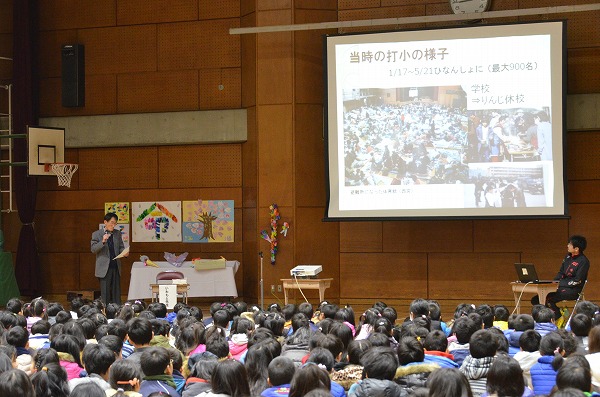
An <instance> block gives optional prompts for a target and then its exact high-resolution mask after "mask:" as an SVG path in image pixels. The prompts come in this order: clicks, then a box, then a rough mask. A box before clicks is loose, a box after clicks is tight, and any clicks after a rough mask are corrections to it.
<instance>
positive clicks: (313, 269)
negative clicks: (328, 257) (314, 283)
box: [290, 265, 323, 277]
mask: <svg viewBox="0 0 600 397" xmlns="http://www.w3.org/2000/svg"><path fill="white" fill-rule="evenodd" d="M322 271H323V266H321V265H299V266H296V267H295V268H293V269H290V275H292V276H296V277H311V276H316V275H317V274H319V273H321V272H322Z"/></svg>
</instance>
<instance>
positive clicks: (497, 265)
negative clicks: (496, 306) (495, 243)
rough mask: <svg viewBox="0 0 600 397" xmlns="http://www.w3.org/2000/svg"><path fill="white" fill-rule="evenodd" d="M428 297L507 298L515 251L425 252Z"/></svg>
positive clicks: (510, 293) (512, 279)
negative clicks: (427, 266)
mask: <svg viewBox="0 0 600 397" xmlns="http://www.w3.org/2000/svg"><path fill="white" fill-rule="evenodd" d="M428 258H429V271H428V274H429V298H431V299H445V298H448V297H461V296H462V297H465V298H467V297H468V299H482V300H484V301H493V300H496V299H511V298H512V292H511V289H510V286H509V283H510V282H511V281H514V280H515V278H516V274H515V268H514V263H515V262H518V261H519V256H518V255H517V254H511V253H497V254H487V253H485V254H483V253H482V254H477V253H472V254H467V253H463V254H435V253H434V254H429V255H428Z"/></svg>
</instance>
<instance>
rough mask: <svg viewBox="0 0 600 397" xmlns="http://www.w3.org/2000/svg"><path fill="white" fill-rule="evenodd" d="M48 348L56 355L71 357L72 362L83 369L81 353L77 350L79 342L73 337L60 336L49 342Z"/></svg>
mask: <svg viewBox="0 0 600 397" xmlns="http://www.w3.org/2000/svg"><path fill="white" fill-rule="evenodd" d="M50 347H51V348H53V349H54V350H56V351H57V352H58V353H67V354H70V355H71V356H72V357H73V361H74V362H76V363H77V365H79V366H80V367H83V365H82V363H81V351H80V349H79V342H78V341H77V338H76V337H75V336H73V335H68V334H60V335H58V336H57V337H56V338H54V339H52V340H51V342H50Z"/></svg>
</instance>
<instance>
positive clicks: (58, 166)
mask: <svg viewBox="0 0 600 397" xmlns="http://www.w3.org/2000/svg"><path fill="white" fill-rule="evenodd" d="M50 167H51V169H52V173H53V174H55V175H56V177H57V178H58V186H66V187H70V186H71V178H72V177H73V174H75V171H77V168H79V164H72V163H53V164H50Z"/></svg>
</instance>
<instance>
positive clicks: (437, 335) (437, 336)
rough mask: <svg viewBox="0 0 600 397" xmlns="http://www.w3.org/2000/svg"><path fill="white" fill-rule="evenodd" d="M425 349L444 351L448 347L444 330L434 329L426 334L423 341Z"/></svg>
mask: <svg viewBox="0 0 600 397" xmlns="http://www.w3.org/2000/svg"><path fill="white" fill-rule="evenodd" d="M423 347H424V348H425V350H431V351H438V352H445V351H446V349H448V339H447V338H446V334H445V333H444V331H440V330H435V331H431V332H430V333H429V334H427V337H426V338H425V341H424V342H423Z"/></svg>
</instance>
